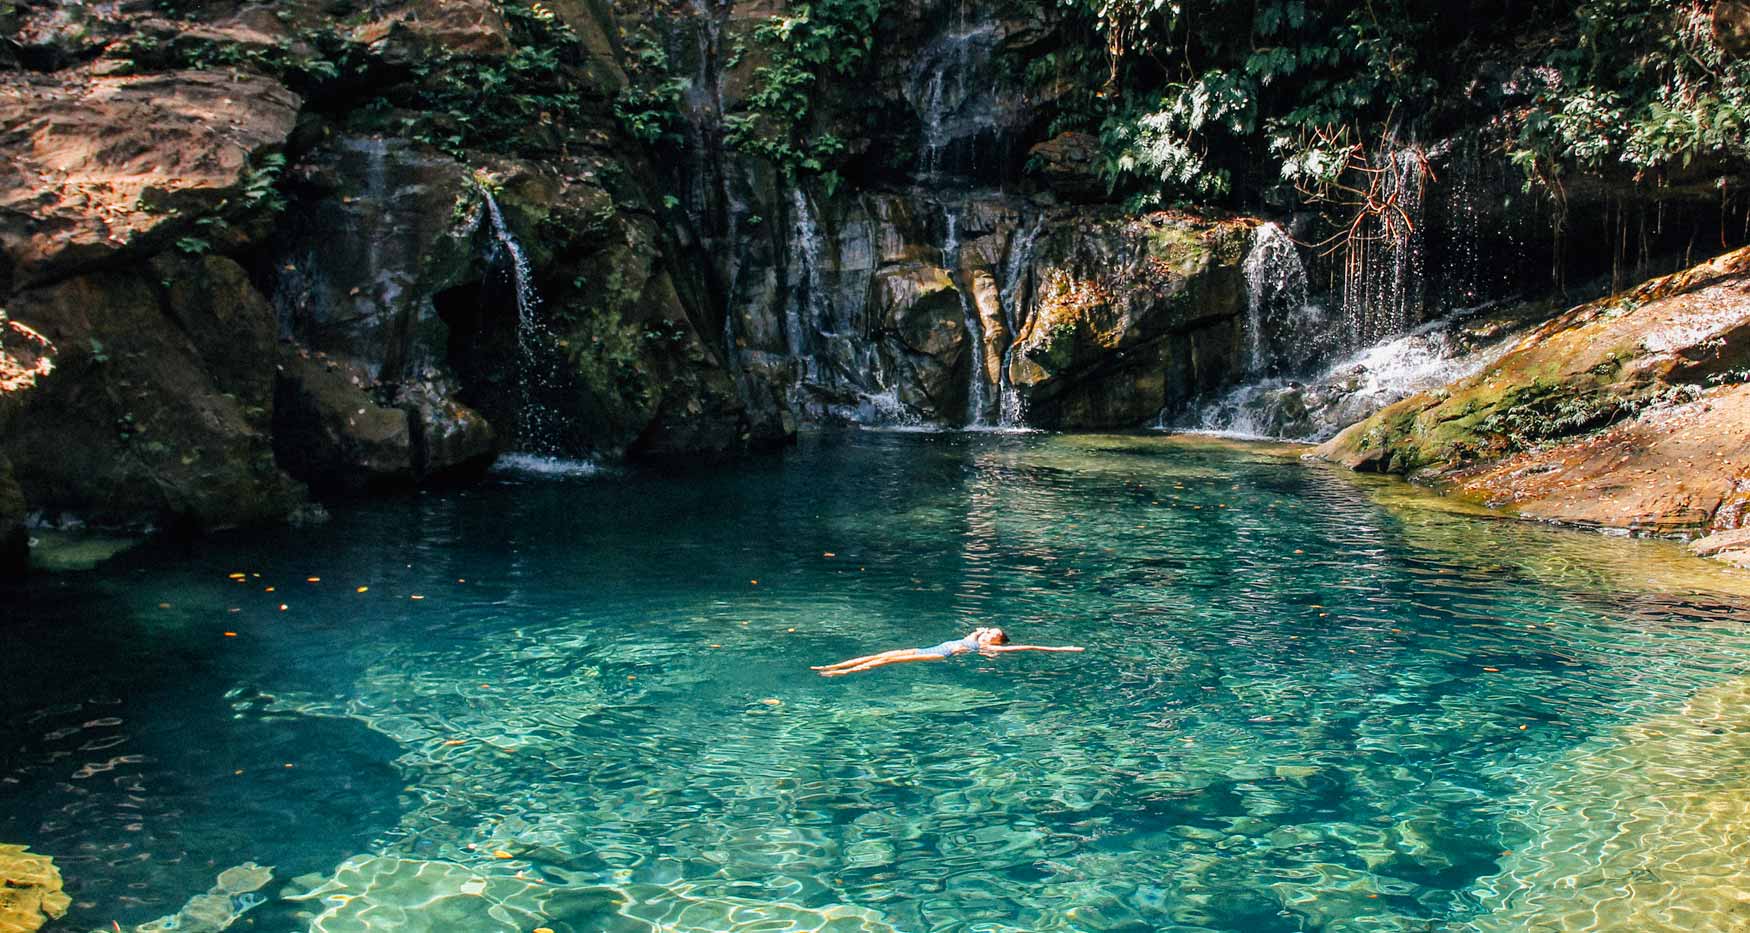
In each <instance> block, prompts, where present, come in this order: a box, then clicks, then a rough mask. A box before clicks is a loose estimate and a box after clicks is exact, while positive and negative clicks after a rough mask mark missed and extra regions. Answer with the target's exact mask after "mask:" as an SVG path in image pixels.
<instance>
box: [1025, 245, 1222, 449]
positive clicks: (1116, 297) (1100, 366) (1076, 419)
mask: <svg viewBox="0 0 1750 933" xmlns="http://www.w3.org/2000/svg"><path fill="white" fill-rule="evenodd" d="M1251 226H1252V224H1251V222H1247V221H1242V220H1207V219H1203V218H1199V217H1194V216H1191V215H1183V214H1153V215H1149V216H1147V217H1144V218H1142V219H1140V220H1133V221H1125V220H1120V219H1117V218H1113V219H1109V220H1107V221H1105V222H1102V223H1088V224H1081V225H1077V226H1074V227H1066V228H1059V229H1056V230H1054V231H1053V233H1052V234H1051V237H1052V239H1051V241H1050V242H1048V243H1047V244H1046V245H1045V246H1043V247H1042V248H1041V252H1042V254H1043V258H1042V259H1041V260H1040V261H1039V263H1038V268H1037V272H1036V274H1037V276H1038V282H1039V284H1038V286H1037V288H1038V296H1037V307H1036V308H1035V309H1034V311H1033V314H1032V317H1031V318H1029V319H1028V321H1027V322H1026V324H1025V326H1023V327H1022V329H1021V332H1020V334H1019V335H1018V336H1017V337H1016V343H1015V351H1014V352H1013V353H1011V354H1010V356H1009V370H1008V371H1009V379H1010V381H1011V382H1012V383H1013V384H1014V385H1015V386H1016V387H1017V388H1018V389H1019V390H1020V391H1021V393H1022V394H1023V395H1024V396H1025V398H1026V400H1027V405H1028V412H1029V421H1030V423H1034V424H1038V425H1040V426H1042V427H1061V428H1106V427H1122V426H1135V425H1139V424H1142V423H1145V422H1147V421H1150V420H1152V419H1153V418H1154V417H1155V416H1156V415H1158V414H1159V413H1160V412H1161V411H1162V409H1164V408H1168V407H1170V406H1172V405H1174V404H1177V403H1181V402H1183V401H1185V400H1186V399H1188V398H1190V397H1191V396H1194V395H1196V394H1198V393H1200V392H1203V391H1207V390H1208V389H1211V388H1214V387H1216V386H1218V385H1220V384H1221V383H1222V382H1224V381H1226V380H1227V379H1228V378H1230V377H1231V375H1232V374H1233V373H1236V372H1238V371H1239V360H1240V354H1241V353H1242V348H1241V347H1240V343H1239V327H1238V318H1239V314H1240V312H1241V311H1243V310H1244V308H1245V277H1244V274H1243V272H1242V270H1241V263H1242V261H1243V258H1244V252H1245V248H1246V244H1247V243H1248V242H1249V239H1250V235H1251V233H1250V231H1251Z"/></svg>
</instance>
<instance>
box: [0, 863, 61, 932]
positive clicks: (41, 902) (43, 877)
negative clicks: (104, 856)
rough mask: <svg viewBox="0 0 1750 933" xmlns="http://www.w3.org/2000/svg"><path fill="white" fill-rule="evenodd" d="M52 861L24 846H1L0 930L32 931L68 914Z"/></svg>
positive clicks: (58, 874) (59, 876) (57, 874)
mask: <svg viewBox="0 0 1750 933" xmlns="http://www.w3.org/2000/svg"><path fill="white" fill-rule="evenodd" d="M71 904H72V901H71V900H70V899H69V898H68V897H67V895H66V894H64V893H62V891H61V873H60V871H59V870H58V869H56V868H55V863H54V860H53V859H51V858H49V857H48V856H46V855H37V854H35V853H32V852H31V851H29V850H28V849H27V848H26V847H24V846H18V845H0V933H32V931H34V930H38V929H41V928H42V926H43V924H46V923H48V922H49V921H50V920H54V919H57V918H59V917H62V916H64V915H65V914H66V913H67V908H68V907H69V906H70V905H71Z"/></svg>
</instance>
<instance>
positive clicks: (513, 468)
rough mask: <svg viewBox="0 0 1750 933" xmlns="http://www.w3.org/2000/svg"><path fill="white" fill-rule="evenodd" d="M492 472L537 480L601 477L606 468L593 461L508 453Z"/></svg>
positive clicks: (499, 460)
mask: <svg viewBox="0 0 1750 933" xmlns="http://www.w3.org/2000/svg"><path fill="white" fill-rule="evenodd" d="M492 472H494V473H505V474H514V475H518V476H528V477H534V478H537V479H560V478H567V477H579V476H601V475H603V474H605V473H607V472H608V468H607V467H604V466H602V465H601V464H600V463H598V462H596V461H594V460H570V459H566V458H564V457H548V456H544V455H542V454H530V453H510V454H505V455H504V456H502V457H499V458H498V460H497V461H496V462H494V463H493V464H492Z"/></svg>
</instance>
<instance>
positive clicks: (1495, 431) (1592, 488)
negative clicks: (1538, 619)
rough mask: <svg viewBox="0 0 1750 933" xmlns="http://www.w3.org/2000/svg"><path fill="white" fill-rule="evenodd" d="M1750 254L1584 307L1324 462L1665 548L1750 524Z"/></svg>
mask: <svg viewBox="0 0 1750 933" xmlns="http://www.w3.org/2000/svg"><path fill="white" fill-rule="evenodd" d="M1747 380H1750V250H1738V251H1736V252H1732V253H1727V254H1725V255H1723V256H1720V257H1719V258H1717V259H1715V260H1713V261H1712V262H1709V263H1704V264H1702V265H1699V266H1696V267H1694V268H1692V269H1689V270H1686V271H1684V272H1680V273H1677V274H1675V275H1670V276H1665V277H1663V278H1659V279H1654V280H1652V281H1650V282H1647V283H1646V284H1644V285H1641V286H1640V287H1638V288H1635V289H1633V290H1631V291H1629V292H1626V293H1624V294H1622V295H1618V296H1615V297H1612V298H1608V299H1604V300H1602V301H1597V302H1593V303H1591V304H1587V305H1582V306H1581V307H1579V308H1575V309H1574V310H1572V311H1570V312H1568V313H1567V314H1566V315H1563V316H1562V317H1560V318H1558V319H1557V320H1555V321H1553V322H1551V323H1549V324H1547V325H1545V326H1543V327H1541V328H1538V329H1537V330H1536V331H1534V332H1533V333H1531V334H1530V335H1529V336H1527V337H1525V338H1523V339H1522V340H1520V341H1519V342H1518V343H1517V344H1515V345H1514V347H1513V348H1512V349H1511V350H1510V351H1509V352H1508V353H1507V354H1506V355H1504V356H1502V357H1501V358H1500V359H1499V360H1497V361H1496V362H1495V363H1494V364H1493V365H1491V366H1489V367H1488V368H1486V369H1485V370H1484V371H1482V372H1480V373H1477V374H1476V375H1473V376H1471V377H1469V378H1466V379H1462V380H1460V381H1458V382H1455V383H1453V384H1452V385H1450V386H1447V387H1446V388H1445V389H1443V390H1439V391H1435V392H1430V393H1423V394H1421V395H1417V396H1414V397H1412V398H1409V399H1405V400H1404V401H1402V402H1399V403H1397V404H1395V405H1392V406H1391V407H1389V408H1386V409H1385V410H1384V411H1382V412H1380V413H1379V414H1377V415H1375V416H1374V417H1372V418H1370V419H1368V420H1367V421H1364V422H1362V423H1360V424H1358V425H1355V426H1353V427H1351V428H1350V429H1349V430H1347V431H1344V432H1343V433H1342V434H1340V435H1338V436H1337V437H1336V438H1335V439H1333V440H1332V441H1330V442H1329V443H1328V444H1326V445H1325V446H1324V447H1321V448H1320V449H1319V452H1318V453H1319V456H1322V457H1325V458H1327V459H1332V460H1336V461H1338V462H1341V463H1343V464H1345V465H1348V466H1350V467H1352V468H1356V469H1364V470H1378V471H1382V472H1395V473H1407V474H1410V475H1411V476H1412V477H1414V478H1417V479H1420V480H1423V481H1426V482H1431V483H1434V484H1436V485H1438V486H1440V487H1442V488H1446V489H1450V490H1452V491H1454V492H1457V493H1459V494H1461V495H1464V496H1467V497H1470V498H1473V499H1478V500H1481V501H1484V502H1488V503H1490V504H1494V505H1499V506H1505V507H1509V508H1511V509H1512V510H1513V511H1514V512H1515V513H1517V514H1519V515H1522V516H1524V517H1528V518H1538V519H1545V520H1552V521H1563V522H1575V523H1581V524H1587V525H1596V526H1602V527H1609V528H1622V529H1628V530H1631V531H1639V532H1648V533H1656V534H1695V533H1705V532H1710V531H1726V530H1731V529H1735V528H1737V527H1739V526H1740V525H1742V524H1744V522H1745V519H1746V515H1747V513H1750V385H1744V384H1743V383H1745V382H1746V381H1747Z"/></svg>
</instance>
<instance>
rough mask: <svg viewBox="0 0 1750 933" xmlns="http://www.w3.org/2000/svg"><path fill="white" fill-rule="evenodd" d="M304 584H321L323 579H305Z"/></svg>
mask: <svg viewBox="0 0 1750 933" xmlns="http://www.w3.org/2000/svg"><path fill="white" fill-rule="evenodd" d="M304 582H305V583H321V582H322V578H321V577H305V578H304Z"/></svg>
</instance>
